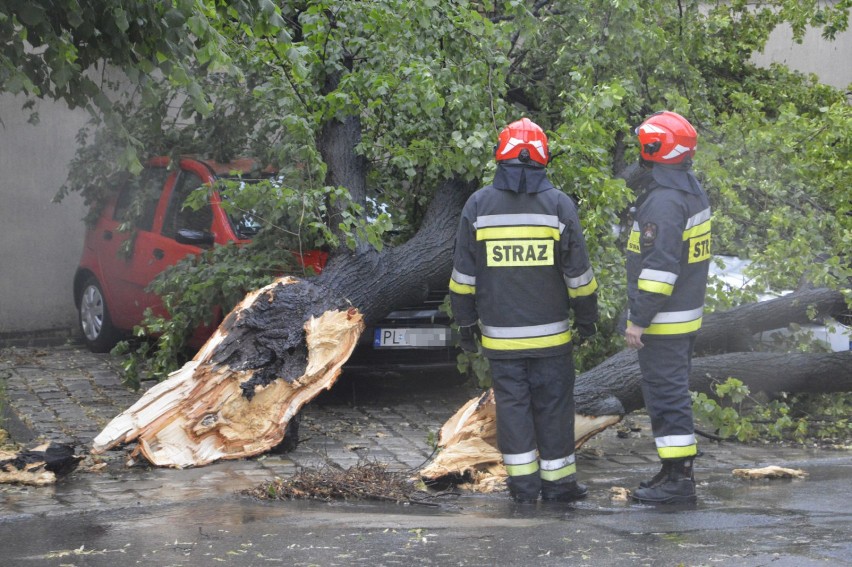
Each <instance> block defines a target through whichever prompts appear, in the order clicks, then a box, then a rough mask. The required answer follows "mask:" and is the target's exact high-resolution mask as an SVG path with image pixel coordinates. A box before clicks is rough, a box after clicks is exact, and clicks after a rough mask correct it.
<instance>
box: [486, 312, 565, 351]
mask: <svg viewBox="0 0 852 567" xmlns="http://www.w3.org/2000/svg"><path fill="white" fill-rule="evenodd" d="M569 342H571V330H570V325H569V321H568V320H567V319H566V320H565V321H557V322H555V323H547V324H544V325H531V326H527V327H495V326H492V325H483V326H482V346H483V347H485V348H490V349H492V350H523V349H534V348H547V347H553V346H559V345H564V344H567V343H569Z"/></svg>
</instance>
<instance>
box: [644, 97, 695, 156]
mask: <svg viewBox="0 0 852 567" xmlns="http://www.w3.org/2000/svg"><path fill="white" fill-rule="evenodd" d="M636 135H637V136H639V153H640V154H641V155H642V159H645V160H647V161H653V162H657V163H682V162H684V161H687V160H689V161H691V160H692V156H694V155H695V149H696V147H697V146H698V134H697V133H696V132H695V128H693V127H692V124H690V123H689V121H688V120H687V119H686V118H684V117H683V116H681V115H680V114H678V113H676V112H671V111H669V110H662V111H660V112H655V113H654V114H652V115H651V116H649V117H648V118H647V119H646V120H645V121H644V122H643V123H642V124H640V125H639V127H638V128H636Z"/></svg>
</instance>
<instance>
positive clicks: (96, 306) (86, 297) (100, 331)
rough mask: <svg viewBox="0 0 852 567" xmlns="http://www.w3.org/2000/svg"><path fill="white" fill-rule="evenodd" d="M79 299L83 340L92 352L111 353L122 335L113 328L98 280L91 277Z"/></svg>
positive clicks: (87, 280) (85, 283)
mask: <svg viewBox="0 0 852 567" xmlns="http://www.w3.org/2000/svg"><path fill="white" fill-rule="evenodd" d="M78 299H79V305H80V307H79V313H80V317H79V323H80V331H82V333H83V340H84V341H86V346H88V347H89V350H91V351H92V352H109V350H110V349H112V347H114V346H115V344H116V343H117V342H118V340H119V338H120V335H119V333H118V330H117V329H116V328H115V327H113V326H112V320H111V319H110V317H109V308H108V307H107V302H106V299H105V298H104V292H103V291H102V290H101V286H100V284H98V280H96V279H95V278H94V277H91V276H90V277H89V278H88V279H86V281H85V282H84V283H83V287H82V291H81V292H80V297H79V298H78Z"/></svg>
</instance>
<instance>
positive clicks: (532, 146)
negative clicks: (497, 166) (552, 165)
mask: <svg viewBox="0 0 852 567" xmlns="http://www.w3.org/2000/svg"><path fill="white" fill-rule="evenodd" d="M494 157H495V158H496V159H497V161H498V162H500V163H522V164H525V165H533V166H536V167H544V166H546V165H547V163H548V162H549V161H550V154H549V153H548V150H547V136H546V135H545V133H544V130H542V129H541V127H540V126H539V125H538V124H536V123H535V122H533V121H532V120H530V119H529V118H521V119H520V120H517V121H515V122H512V123H511V124H509V125H508V126H506V127H505V128H503V130H502V131H501V132H500V139H499V141H498V143H497V148H496V150H495V152H494Z"/></svg>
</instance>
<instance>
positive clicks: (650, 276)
mask: <svg viewBox="0 0 852 567" xmlns="http://www.w3.org/2000/svg"><path fill="white" fill-rule="evenodd" d="M639 279H643V280H654V281H657V282H663V283H667V284H670V285H674V283H675V282H676V281H677V274H675V273H674V272H664V271H663V270H652V269H650V268H645V269H644V270H642V273H641V274H639Z"/></svg>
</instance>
